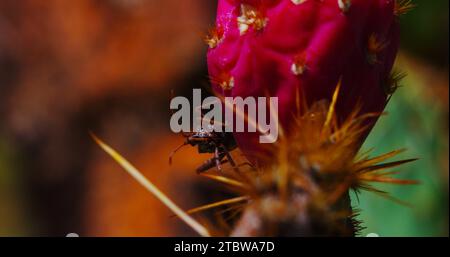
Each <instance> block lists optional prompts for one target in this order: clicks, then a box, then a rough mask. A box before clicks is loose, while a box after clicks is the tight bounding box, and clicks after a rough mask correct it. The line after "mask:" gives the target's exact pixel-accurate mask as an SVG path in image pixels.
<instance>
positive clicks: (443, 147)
mask: <svg viewBox="0 0 450 257" xmlns="http://www.w3.org/2000/svg"><path fill="white" fill-rule="evenodd" d="M413 2H414V3H415V4H416V5H417V8H416V9H414V10H413V11H411V12H410V13H408V14H406V15H404V16H403V17H401V23H402V46H401V51H400V54H399V57H398V60H397V63H396V67H397V68H398V69H399V70H401V71H405V72H406V73H407V74H408V76H407V78H406V79H405V80H404V81H403V83H402V87H401V88H399V90H398V91H397V93H396V94H395V95H394V96H393V98H392V99H391V101H390V103H389V105H388V107H387V110H386V111H387V112H388V113H389V115H387V116H384V117H382V118H381V119H380V120H379V122H378V123H377V125H376V127H375V129H374V130H373V132H372V133H371V135H370V137H369V138H368V140H367V141H366V143H365V145H364V148H365V149H368V148H374V149H375V150H374V152H373V154H381V153H385V152H388V151H391V150H393V149H401V148H406V149H407V151H406V152H404V153H402V154H401V155H400V156H398V158H416V157H417V158H419V160H418V161H416V162H414V163H410V164H407V165H405V166H401V167H400V168H398V170H399V171H401V173H400V175H399V176H400V177H403V178H408V179H416V180H418V181H420V184H419V185H413V186H397V185H380V188H382V189H384V190H386V191H388V192H390V193H392V195H393V196H394V197H396V198H398V199H401V200H403V201H406V202H408V203H410V205H411V207H406V206H403V205H400V204H398V203H395V202H392V201H389V200H387V199H383V198H381V197H380V196H377V195H374V194H372V193H366V192H362V194H361V195H360V196H359V197H358V198H356V197H353V205H354V206H355V207H357V208H358V209H361V216H360V219H361V220H362V221H363V222H364V226H365V227H367V228H366V229H365V230H364V231H362V233H361V235H362V236H365V235H367V234H369V233H376V234H378V235H380V236H448V233H449V231H448V227H449V224H448V217H449V216H448V200H449V199H448V198H449V197H448V196H449V191H448V180H449V177H448V174H449V163H448V142H449V141H448V140H449V138H448V121H449V120H448V112H449V106H448V56H449V52H448V49H449V48H448V43H449V42H448V41H449V40H448V37H449V33H448V31H449V20H448V19H449V14H448V10H449V6H448V5H449V1H448V0H414V1H413ZM169 13H170V14H171V15H168V14H169ZM214 14H215V1H211V0H184V1H179V0H165V1H150V0H148V1H147V0H104V1H91V0H77V1H59V0H48V1H33V0H23V1H16V0H2V1H0V236H29V235H33V236H41V235H52V236H64V235H65V234H67V233H70V232H76V233H79V234H81V235H91V236H97V235H102V236H103V235H104V236H117V235H123V236H128V235H131V236H140V235H144V236H152V235H157V236H168V235H192V232H191V231H189V229H186V227H184V226H183V225H182V224H181V225H180V224H178V223H177V222H176V221H174V219H170V213H168V212H167V210H166V209H165V207H163V206H162V205H161V204H159V203H158V202H157V201H156V200H154V199H153V198H152V197H151V196H150V195H148V194H147V193H146V192H145V191H143V190H142V189H141V188H140V187H139V186H138V185H137V184H135V183H134V182H133V181H131V180H129V178H128V177H127V176H126V175H125V174H122V172H119V171H120V169H118V168H117V167H116V165H115V164H114V163H112V161H110V160H109V159H107V158H105V156H104V155H103V154H102V153H101V152H99V150H98V149H97V147H96V146H95V145H94V144H93V143H92V142H91V140H90V139H89V137H88V135H87V133H86V132H87V131H88V130H94V131H96V132H98V133H100V134H101V135H102V136H103V137H104V138H105V139H106V140H107V141H108V142H110V143H111V144H112V145H114V146H116V147H117V148H118V149H120V150H121V152H123V153H127V157H130V159H131V160H132V161H136V162H137V163H138V164H139V165H138V166H139V167H151V168H149V169H148V170H149V174H148V175H149V176H154V177H153V178H154V180H155V181H156V183H157V184H158V185H160V186H161V187H162V189H163V190H164V191H165V192H168V193H169V194H170V195H171V196H173V197H174V198H175V200H176V202H179V203H182V206H183V207H186V208H188V207H192V206H195V205H196V203H204V202H205V201H207V199H204V198H201V197H205V191H201V190H209V191H208V192H211V188H202V187H201V186H200V185H198V184H196V183H198V182H197V181H192V179H191V177H195V176H189V177H188V176H183V174H189V175H191V174H192V170H193V168H194V167H195V165H197V164H198V162H199V160H197V159H195V158H197V157H195V155H192V156H191V157H189V158H188V157H186V158H184V159H185V160H179V161H178V162H182V163H181V164H180V166H183V165H184V166H183V167H184V169H183V168H175V171H174V170H173V169H172V170H170V169H169V168H167V166H168V165H167V161H166V158H167V155H168V153H169V152H170V150H171V149H173V147H174V146H175V145H177V144H178V143H179V142H180V138H179V137H178V136H177V135H167V134H168V128H167V127H165V126H164V125H165V124H167V120H168V115H169V113H168V112H167V106H168V99H169V94H168V92H169V91H170V90H169V89H175V90H176V91H177V93H179V94H181V93H186V92H189V90H190V89H191V88H193V87H198V86H199V85H200V86H201V85H205V84H207V78H206V74H207V71H206V65H205V58H204V56H205V51H206V47H205V46H204V45H203V44H202V40H201V35H202V34H204V33H205V31H207V28H208V27H209V25H210V24H212V23H213V21H214ZM173 16H176V17H177V20H178V22H174V20H173ZM149 99H151V100H149ZM159 124H162V125H159ZM155 145H157V146H158V147H157V148H156V149H155V147H154V146H155ZM185 156H186V155H185ZM146 165H148V166H146ZM114 169H117V170H118V171H117V172H116V170H114ZM153 171H155V172H153ZM171 172H177V173H171ZM158 174H164V176H162V175H158ZM166 174H167V176H166ZM198 188H200V189H198ZM197 191H198V192H197ZM186 192H189V194H187V193H186ZM196 195H200V196H196ZM358 199H359V200H358Z"/></svg>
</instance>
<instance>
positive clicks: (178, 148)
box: [169, 142, 188, 165]
mask: <svg viewBox="0 0 450 257" xmlns="http://www.w3.org/2000/svg"><path fill="white" fill-rule="evenodd" d="M187 144H188V143H187V142H184V143H182V144H181V145H179V146H178V147H177V148H175V149H174V150H173V151H172V152H171V153H170V155H169V164H170V165H172V159H173V156H174V155H175V154H176V153H177V152H178V151H179V150H180V149H181V148H183V147H184V146H186V145H187Z"/></svg>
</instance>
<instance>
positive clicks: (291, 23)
mask: <svg viewBox="0 0 450 257" xmlns="http://www.w3.org/2000/svg"><path fill="white" fill-rule="evenodd" d="M396 6H397V4H396V1H394V0H266V1H265V0H219V4H218V11H217V20H216V22H217V24H216V29H215V30H213V31H214V33H213V34H212V35H211V36H210V37H209V40H208V44H209V46H210V49H209V51H208V70H209V75H210V77H211V78H212V84H213V88H214V90H215V92H216V93H217V94H219V95H222V96H233V97H237V96H240V97H244V98H245V97H247V96H253V97H257V96H267V94H269V95H270V96H276V97H278V99H279V113H278V115H279V122H280V126H281V127H282V128H283V129H284V130H285V131H289V129H292V128H290V125H291V124H292V113H293V112H294V111H295V110H296V95H297V92H299V91H301V93H302V94H303V95H304V97H305V99H306V100H307V102H308V104H311V103H313V102H315V101H318V100H322V99H328V100H331V98H332V95H333V92H334V90H335V89H336V86H337V84H338V81H339V80H340V79H342V87H341V91H340V94H339V100H338V103H337V109H336V111H337V116H338V118H339V119H340V120H341V119H344V118H345V117H346V116H347V115H348V114H350V113H351V112H352V110H354V108H355V106H356V105H357V104H358V103H359V104H360V107H361V112H362V113H369V112H370V113H372V112H377V113H379V112H382V111H383V109H384V107H385V105H386V102H387V98H388V90H386V86H388V85H384V83H385V82H386V81H388V80H389V76H390V73H391V69H392V66H393V63H394V60H395V56H396V53H397V50H398V43H399V24H398V20H397V17H396ZM234 136H235V138H236V140H237V143H238V145H239V147H240V149H241V150H242V151H243V152H244V154H246V155H247V156H256V155H258V153H259V152H260V151H261V149H262V147H263V146H262V145H261V144H260V143H259V142H258V134H257V133H234ZM249 159H251V160H252V158H249ZM253 161H254V160H253Z"/></svg>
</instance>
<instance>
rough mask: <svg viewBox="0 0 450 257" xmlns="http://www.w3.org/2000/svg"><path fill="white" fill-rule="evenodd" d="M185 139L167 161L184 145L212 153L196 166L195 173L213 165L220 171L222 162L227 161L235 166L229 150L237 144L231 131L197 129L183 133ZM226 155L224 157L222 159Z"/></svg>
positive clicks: (201, 151)
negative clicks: (211, 155)
mask: <svg viewBox="0 0 450 257" xmlns="http://www.w3.org/2000/svg"><path fill="white" fill-rule="evenodd" d="M183 136H184V137H186V141H185V142H184V143H183V144H182V145H180V146H179V147H177V148H176V149H175V150H174V151H173V152H172V153H171V154H170V157H169V163H172V157H173V155H174V154H175V153H176V152H177V151H178V150H180V149H181V148H182V147H184V146H186V145H191V146H197V149H198V152H199V153H212V154H214V156H213V157H212V158H210V159H208V160H206V161H205V162H204V163H203V164H202V165H200V167H198V168H197V173H203V172H206V171H208V170H210V169H211V168H213V167H214V166H215V167H216V168H217V169H218V170H219V171H222V164H224V163H226V162H229V163H230V164H231V166H233V167H236V164H235V162H234V161H233V159H232V157H231V154H230V151H232V150H234V149H235V148H236V147H237V145H236V141H235V140H234V137H233V135H232V133H229V132H215V131H213V130H212V129H211V130H205V129H199V130H198V131H197V132H191V133H183ZM225 157H226V159H224V158H225Z"/></svg>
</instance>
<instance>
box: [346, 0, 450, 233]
mask: <svg viewBox="0 0 450 257" xmlns="http://www.w3.org/2000/svg"><path fill="white" fill-rule="evenodd" d="M413 2H414V3H415V4H416V5H417V7H416V8H415V9H414V10H413V11H411V12H410V13H408V14H407V15H405V16H404V17H402V18H401V23H402V52H401V54H400V55H399V57H398V59H397V63H396V68H397V69H399V70H401V71H404V72H406V74H407V75H408V76H407V77H406V78H405V79H404V80H403V82H402V87H401V88H399V89H398V91H397V92H396V93H395V94H394V96H393V98H392V99H391V101H390V103H389V104H388V107H387V110H386V112H387V113H388V115H387V116H384V117H382V118H381V119H380V121H379V122H378V124H377V125H376V127H375V129H374V130H373V132H372V134H371V135H370V137H369V138H368V140H367V141H366V143H365V145H364V148H365V149H370V148H375V151H374V154H381V153H384V152H388V151H390V150H393V149H402V148H406V149H407V151H406V152H404V153H402V154H401V156H399V158H400V159H401V158H403V159H407V158H419V160H418V161H416V162H414V163H411V164H407V165H405V166H403V167H399V168H397V170H398V171H401V173H400V175H399V177H402V178H408V179H415V180H417V181H419V182H420V184H419V185H413V186H397V185H380V186H379V187H380V188H381V189H383V190H384V191H387V192H390V193H391V194H392V196H394V197H396V198H398V199H401V200H403V201H406V202H407V203H409V204H410V205H411V207H409V206H403V205H400V204H398V203H395V202H393V201H390V200H386V199H383V198H381V197H379V196H377V195H375V194H372V193H366V192H363V193H362V194H361V196H360V197H359V203H358V200H357V198H356V197H353V203H354V205H356V206H358V208H360V209H361V210H362V212H361V220H363V221H364V226H365V227H367V228H366V229H365V230H364V231H363V232H362V233H361V235H362V236H364V235H367V234H369V233H376V234H378V235H380V236H442V235H445V236H448V227H449V224H448V200H449V199H448V196H449V191H448V179H449V178H448V167H449V163H448V140H449V139H448V110H449V109H448V56H449V55H448V35H449V34H448V30H449V27H448V24H449V20H448V8H449V6H448V4H449V1H445V0H443V1H436V0H433V1H427V0H416V1H413Z"/></svg>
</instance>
